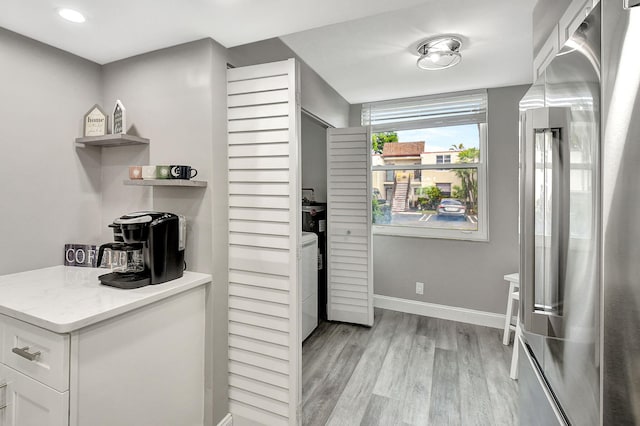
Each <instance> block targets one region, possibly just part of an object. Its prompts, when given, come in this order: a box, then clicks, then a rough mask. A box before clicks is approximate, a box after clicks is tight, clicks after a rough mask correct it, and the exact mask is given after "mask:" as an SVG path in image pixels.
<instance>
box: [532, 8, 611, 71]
mask: <svg viewBox="0 0 640 426" xmlns="http://www.w3.org/2000/svg"><path fill="white" fill-rule="evenodd" d="M599 2H600V0H573V1H572V2H571V3H570V4H569V7H567V10H566V11H565V12H564V14H563V15H562V16H561V17H560V20H559V21H558V24H557V25H556V26H554V27H553V30H551V34H549V37H548V38H547V41H545V43H544V44H543V45H542V47H541V48H540V51H539V52H538V54H537V55H536V56H535V58H533V80H534V81H536V80H537V79H538V77H540V75H542V72H543V71H544V69H545V68H546V67H547V65H549V63H550V62H551V61H552V60H553V58H554V57H555V56H556V54H557V53H558V52H559V51H560V49H561V48H562V46H564V44H565V43H566V42H567V40H569V38H571V36H572V35H573V33H574V32H575V31H576V30H577V29H578V27H579V26H580V24H581V23H582V21H584V18H586V17H587V15H588V14H589V12H591V9H593V8H594V7H595V6H596V5H597V4H598V3H599Z"/></svg>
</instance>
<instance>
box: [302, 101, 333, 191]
mask: <svg viewBox="0 0 640 426" xmlns="http://www.w3.org/2000/svg"><path fill="white" fill-rule="evenodd" d="M301 146H302V161H301V171H300V172H301V175H302V187H303V188H313V189H314V196H315V201H317V202H322V203H326V202H327V128H326V127H325V126H324V125H322V123H320V122H318V121H317V120H315V119H314V118H312V117H309V116H308V115H306V114H302V126H301ZM304 196H305V197H309V193H308V192H304Z"/></svg>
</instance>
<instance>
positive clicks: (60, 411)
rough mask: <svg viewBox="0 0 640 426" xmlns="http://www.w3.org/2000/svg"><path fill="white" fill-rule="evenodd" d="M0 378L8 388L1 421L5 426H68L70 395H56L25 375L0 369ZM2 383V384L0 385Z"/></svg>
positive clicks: (48, 388) (2, 393) (9, 369)
mask: <svg viewBox="0 0 640 426" xmlns="http://www.w3.org/2000/svg"><path fill="white" fill-rule="evenodd" d="M0 378H1V379H2V380H5V381H6V384H7V386H6V387H5V388H4V389H2V391H3V392H0V395H2V396H3V397H4V398H3V399H2V400H1V401H2V402H3V404H2V405H5V404H6V407H5V408H4V409H2V410H1V411H0V421H1V423H0V424H2V425H7V426H43V425H47V426H68V424H69V392H68V391H67V392H58V391H56V390H55V389H51V388H50V387H49V386H46V385H43V384H42V383H40V382H37V381H35V380H33V379H31V378H29V377H27V376H25V375H24V374H21V373H19V372H17V371H15V370H14V369H12V368H9V367H7V366H4V365H0ZM0 383H1V382H0Z"/></svg>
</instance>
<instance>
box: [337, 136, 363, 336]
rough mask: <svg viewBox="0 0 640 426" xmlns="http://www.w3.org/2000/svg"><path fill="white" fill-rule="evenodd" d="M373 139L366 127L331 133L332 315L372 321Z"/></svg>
mask: <svg viewBox="0 0 640 426" xmlns="http://www.w3.org/2000/svg"><path fill="white" fill-rule="evenodd" d="M370 152H371V138H370V135H369V132H368V131H367V130H366V129H364V128H349V129H330V130H328V132H327V173H328V175H327V201H328V203H327V205H328V217H329V223H328V233H327V241H328V278H327V279H328V284H327V286H328V288H327V315H328V316H329V319H330V320H334V321H344V322H351V323H356V324H364V325H372V324H373V274H372V260H371V184H370V182H371V171H370V169H371V157H370V154H369V153H370Z"/></svg>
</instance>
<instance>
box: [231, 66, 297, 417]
mask: <svg viewBox="0 0 640 426" xmlns="http://www.w3.org/2000/svg"><path fill="white" fill-rule="evenodd" d="M296 69H297V65H296V62H295V61H294V60H293V59H290V60H287V61H283V62H274V63H269V64H263V65H255V66H249V67H242V68H234V69H230V70H228V72H227V91H228V96H227V102H228V103H227V108H228V110H227V117H228V132H229V147H228V148H229V407H230V411H231V414H232V416H233V424H234V425H235V426H243V425H269V426H278V425H295V424H297V422H298V418H299V417H298V416H299V415H298V405H299V403H300V399H301V398H300V377H299V376H300V374H299V369H300V359H301V358H300V357H301V348H300V339H299V337H298V333H299V328H300V320H299V302H298V276H299V270H298V254H297V252H298V239H299V235H300V229H301V223H300V222H301V218H300V195H299V194H300V184H299V178H298V173H299V169H300V167H299V143H300V142H299V140H300V138H299V125H298V124H299V122H300V106H299V102H298V99H299V97H298V96H297V90H298V86H299V85H298V77H297V75H298V73H297V71H296Z"/></svg>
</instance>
